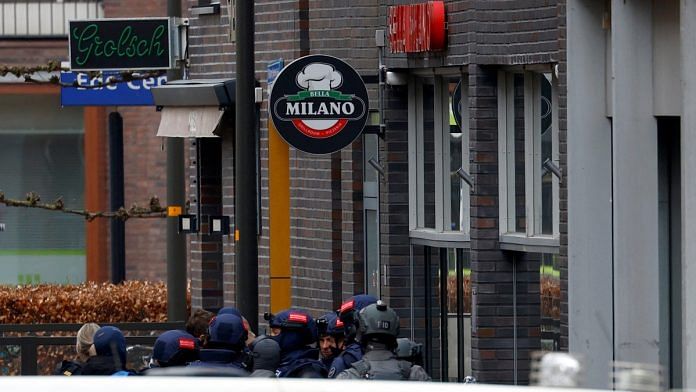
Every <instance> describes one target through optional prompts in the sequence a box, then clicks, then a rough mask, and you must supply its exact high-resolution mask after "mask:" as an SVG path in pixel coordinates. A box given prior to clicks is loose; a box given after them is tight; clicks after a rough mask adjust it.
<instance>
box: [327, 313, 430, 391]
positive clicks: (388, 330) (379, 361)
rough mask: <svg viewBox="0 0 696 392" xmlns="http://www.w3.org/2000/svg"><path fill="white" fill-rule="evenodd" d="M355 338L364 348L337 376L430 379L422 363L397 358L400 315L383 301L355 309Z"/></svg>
mask: <svg viewBox="0 0 696 392" xmlns="http://www.w3.org/2000/svg"><path fill="white" fill-rule="evenodd" d="M358 322H359V327H358V330H357V335H356V339H357V340H358V341H359V342H360V345H361V346H362V347H363V349H364V350H365V354H364V355H363V358H362V359H361V360H360V361H357V362H354V363H353V364H352V365H351V368H350V369H347V370H345V371H343V372H341V373H340V374H339V375H338V376H337V377H336V378H338V379H366V380H410V381H429V380H430V377H429V376H428V374H427V373H426V372H425V370H423V368H422V367H420V366H418V365H414V364H412V363H411V362H407V361H402V360H399V359H397V357H396V355H395V354H394V350H395V349H396V348H397V342H396V338H397V336H398V335H399V316H397V315H396V312H395V311H394V310H393V309H391V308H389V307H388V306H387V305H386V304H385V303H384V302H382V301H378V302H377V303H376V304H372V305H369V306H367V307H365V308H363V309H362V310H361V311H360V312H359V313H358Z"/></svg>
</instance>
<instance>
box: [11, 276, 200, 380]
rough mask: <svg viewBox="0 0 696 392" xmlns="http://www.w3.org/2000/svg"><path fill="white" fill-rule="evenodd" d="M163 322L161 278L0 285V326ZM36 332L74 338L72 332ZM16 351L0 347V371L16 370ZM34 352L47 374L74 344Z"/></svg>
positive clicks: (164, 297) (164, 306) (68, 355)
mask: <svg viewBox="0 0 696 392" xmlns="http://www.w3.org/2000/svg"><path fill="white" fill-rule="evenodd" d="M188 302H189V303H190V296H189V301H188ZM164 321H167V287H166V285H165V284H164V283H161V282H144V281H127V282H124V283H122V284H118V285H114V284H111V283H93V282H90V283H83V284H79V285H53V284H41V285H36V286H31V285H29V286H0V324H40V323H46V324H48V323H77V324H83V323H87V322H95V323H123V322H164ZM147 332H150V331H147ZM124 333H126V334H128V332H126V331H124ZM7 335H11V336H20V335H21V334H20V333H12V334H7ZM36 335H39V336H42V335H46V336H48V335H53V336H75V332H48V333H41V332H39V333H36ZM18 349H19V348H18V347H17V346H0V375H2V374H10V375H11V374H19V371H20V369H19V363H20V362H19V361H20V358H19V355H20V353H19V350H18ZM37 355H38V361H39V363H38V368H39V374H50V373H51V371H52V370H53V368H54V366H55V365H56V364H57V363H58V362H60V361H61V360H62V359H63V358H73V357H74V355H75V352H74V347H73V346H43V347H39V348H38V352H37Z"/></svg>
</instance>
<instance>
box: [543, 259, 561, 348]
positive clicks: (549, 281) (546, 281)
mask: <svg viewBox="0 0 696 392" xmlns="http://www.w3.org/2000/svg"><path fill="white" fill-rule="evenodd" d="M539 272H540V275H541V276H540V279H539V283H540V286H541V287H540V289H541V290H540V291H541V349H542V350H545V351H558V350H559V346H560V339H561V329H560V325H561V271H560V269H559V264H558V255H553V254H546V253H544V254H542V255H541V268H540V271H539Z"/></svg>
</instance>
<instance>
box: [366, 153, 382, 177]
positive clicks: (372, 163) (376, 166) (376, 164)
mask: <svg viewBox="0 0 696 392" xmlns="http://www.w3.org/2000/svg"><path fill="white" fill-rule="evenodd" d="M367 163H369V164H370V166H372V167H373V168H374V169H375V170H377V172H378V173H379V175H380V176H382V177H384V166H382V165H380V164H379V162H377V161H376V160H375V158H370V159H369V160H368V161H367Z"/></svg>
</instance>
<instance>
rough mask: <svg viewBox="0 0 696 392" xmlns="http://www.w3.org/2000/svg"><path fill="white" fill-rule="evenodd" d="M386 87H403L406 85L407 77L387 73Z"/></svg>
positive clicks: (390, 72)
mask: <svg viewBox="0 0 696 392" xmlns="http://www.w3.org/2000/svg"><path fill="white" fill-rule="evenodd" d="M386 82H387V85H388V86H405V85H407V84H408V75H407V74H405V73H402V72H395V71H387V80H386Z"/></svg>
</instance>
